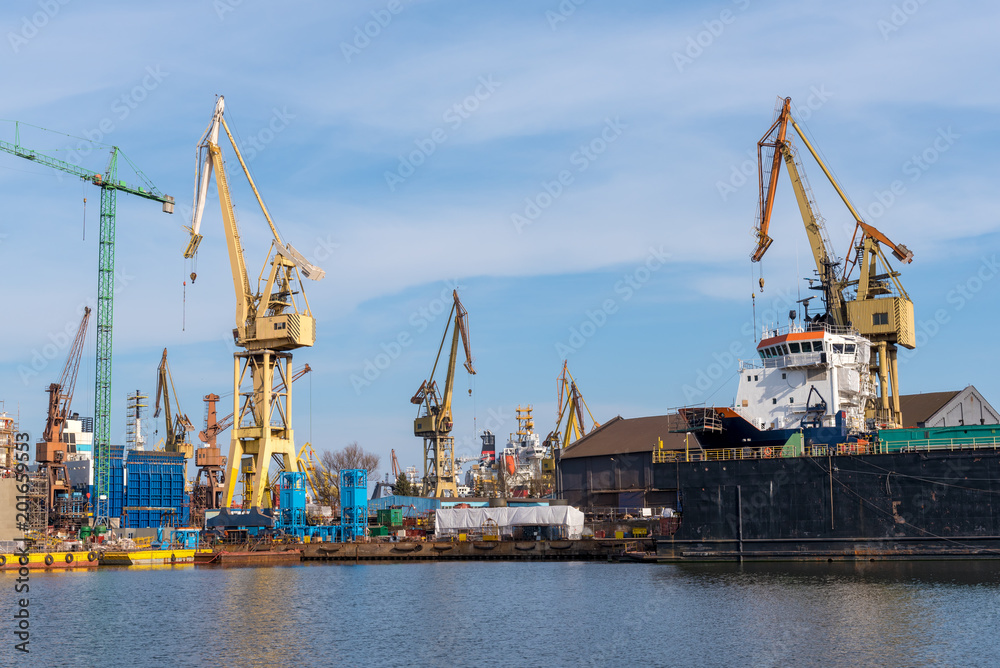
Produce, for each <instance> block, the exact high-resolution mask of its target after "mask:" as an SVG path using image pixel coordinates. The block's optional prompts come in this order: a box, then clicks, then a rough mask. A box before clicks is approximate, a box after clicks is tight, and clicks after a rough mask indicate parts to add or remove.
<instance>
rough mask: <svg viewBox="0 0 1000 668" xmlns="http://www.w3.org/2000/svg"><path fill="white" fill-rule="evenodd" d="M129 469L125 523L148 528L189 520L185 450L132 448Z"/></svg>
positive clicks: (123, 522)
mask: <svg viewBox="0 0 1000 668" xmlns="http://www.w3.org/2000/svg"><path fill="white" fill-rule="evenodd" d="M125 470H126V471H127V476H128V481H127V482H128V484H127V485H126V486H125V503H124V506H123V507H122V508H121V517H122V524H123V526H125V527H127V528H130V529H145V528H151V527H162V526H185V525H186V524H187V523H188V507H187V505H186V504H185V496H186V495H185V493H184V473H185V461H184V455H183V453H180V452H147V451H143V450H132V451H130V452H129V453H128V459H127V460H126V463H125Z"/></svg>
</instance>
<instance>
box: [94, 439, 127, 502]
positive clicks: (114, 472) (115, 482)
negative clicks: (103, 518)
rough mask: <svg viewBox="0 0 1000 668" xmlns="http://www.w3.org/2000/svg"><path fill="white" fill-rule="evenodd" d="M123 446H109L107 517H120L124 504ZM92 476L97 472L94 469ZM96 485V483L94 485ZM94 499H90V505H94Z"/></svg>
mask: <svg viewBox="0 0 1000 668" xmlns="http://www.w3.org/2000/svg"><path fill="white" fill-rule="evenodd" d="M124 464H125V446H124V445H112V446H111V461H110V468H111V475H110V477H109V480H108V517H121V516H122V507H123V506H124V505H125V475H124ZM94 477H95V478H96V477H97V472H96V471H94ZM95 487H96V485H95ZM96 501H97V500H96V499H92V501H91V506H92V507H96V505H97V503H96Z"/></svg>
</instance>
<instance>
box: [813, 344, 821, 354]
mask: <svg viewBox="0 0 1000 668" xmlns="http://www.w3.org/2000/svg"><path fill="white" fill-rule="evenodd" d="M813 352H814V353H821V352H823V342H822V341H813Z"/></svg>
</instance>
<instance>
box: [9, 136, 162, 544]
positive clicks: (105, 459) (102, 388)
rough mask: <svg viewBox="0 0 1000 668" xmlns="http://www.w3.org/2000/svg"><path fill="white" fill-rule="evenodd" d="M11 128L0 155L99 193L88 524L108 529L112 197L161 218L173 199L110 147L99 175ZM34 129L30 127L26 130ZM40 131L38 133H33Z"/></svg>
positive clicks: (114, 201)
mask: <svg viewBox="0 0 1000 668" xmlns="http://www.w3.org/2000/svg"><path fill="white" fill-rule="evenodd" d="M21 125H28V124H26V123H18V122H15V124H14V142H13V143H10V142H6V141H0V151H4V152H6V153H10V154H11V155H15V156H17V157H19V158H24V159H25V160H31V161H32V162H34V163H37V164H40V165H45V166H46V167H50V168H52V169H57V170H59V171H61V172H65V173H67V174H71V175H73V176H76V177H78V178H80V179H83V180H84V181H88V182H90V183H91V184H92V185H95V186H97V187H98V188H100V189H101V217H100V229H99V233H98V237H99V242H98V250H97V346H96V348H97V356H96V357H97V359H96V364H95V367H94V487H95V489H94V492H95V494H94V495H95V496H96V497H97V504H96V506H95V512H94V523H95V524H96V525H98V526H107V525H109V524H110V519H111V518H110V517H109V515H110V492H111V358H112V350H113V346H112V339H113V333H114V295H115V225H116V221H117V207H118V204H117V202H118V199H117V195H118V192H123V193H126V194H129V195H134V196H136V197H141V198H143V199H148V200H153V201H156V202H160V203H161V204H162V205H163V212H164V213H173V212H174V198H173V197H171V196H169V195H164V194H163V193H161V192H160V191H159V190H158V189H157V188H156V186H154V185H153V184H152V183H151V182H150V181H149V179H148V178H146V176H145V174H143V173H142V172H141V171H140V170H139V168H138V167H136V166H135V165H134V164H132V162H131V161H130V160H129V159H128V157H126V156H125V154H124V153H123V152H122V151H121V149H120V148H118V147H117V146H112V147H111V153H110V156H109V158H108V164H107V167H106V168H105V170H104V172H103V173H97V172H93V171H89V170H86V169H84V168H82V167H80V166H78V165H74V164H72V163H69V162H66V161H65V160H59V159H58V158H53V157H52V156H48V155H45V154H44V153H39V152H38V151H33V150H31V149H27V148H25V147H24V146H22V145H21V139H20V126H21ZM31 127H35V126H31ZM39 129H41V128H39ZM119 156H120V157H122V158H124V159H125V161H126V162H128V163H129V165H131V166H132V168H133V169H134V170H135V173H136V175H137V176H138V177H139V178H140V179H142V181H143V183H144V184H145V187H143V186H133V185H129V184H128V183H126V182H125V181H122V180H120V179H119V178H118V158H119Z"/></svg>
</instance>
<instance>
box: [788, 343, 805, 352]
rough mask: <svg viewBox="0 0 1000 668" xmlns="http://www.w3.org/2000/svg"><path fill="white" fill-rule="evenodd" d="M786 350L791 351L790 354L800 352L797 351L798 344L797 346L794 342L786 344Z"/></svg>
mask: <svg viewBox="0 0 1000 668" xmlns="http://www.w3.org/2000/svg"><path fill="white" fill-rule="evenodd" d="M788 349H789V350H791V351H792V353H800V352H802V351H801V350H800V349H799V344H798V343H795V342H793V343H789V344H788Z"/></svg>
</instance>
